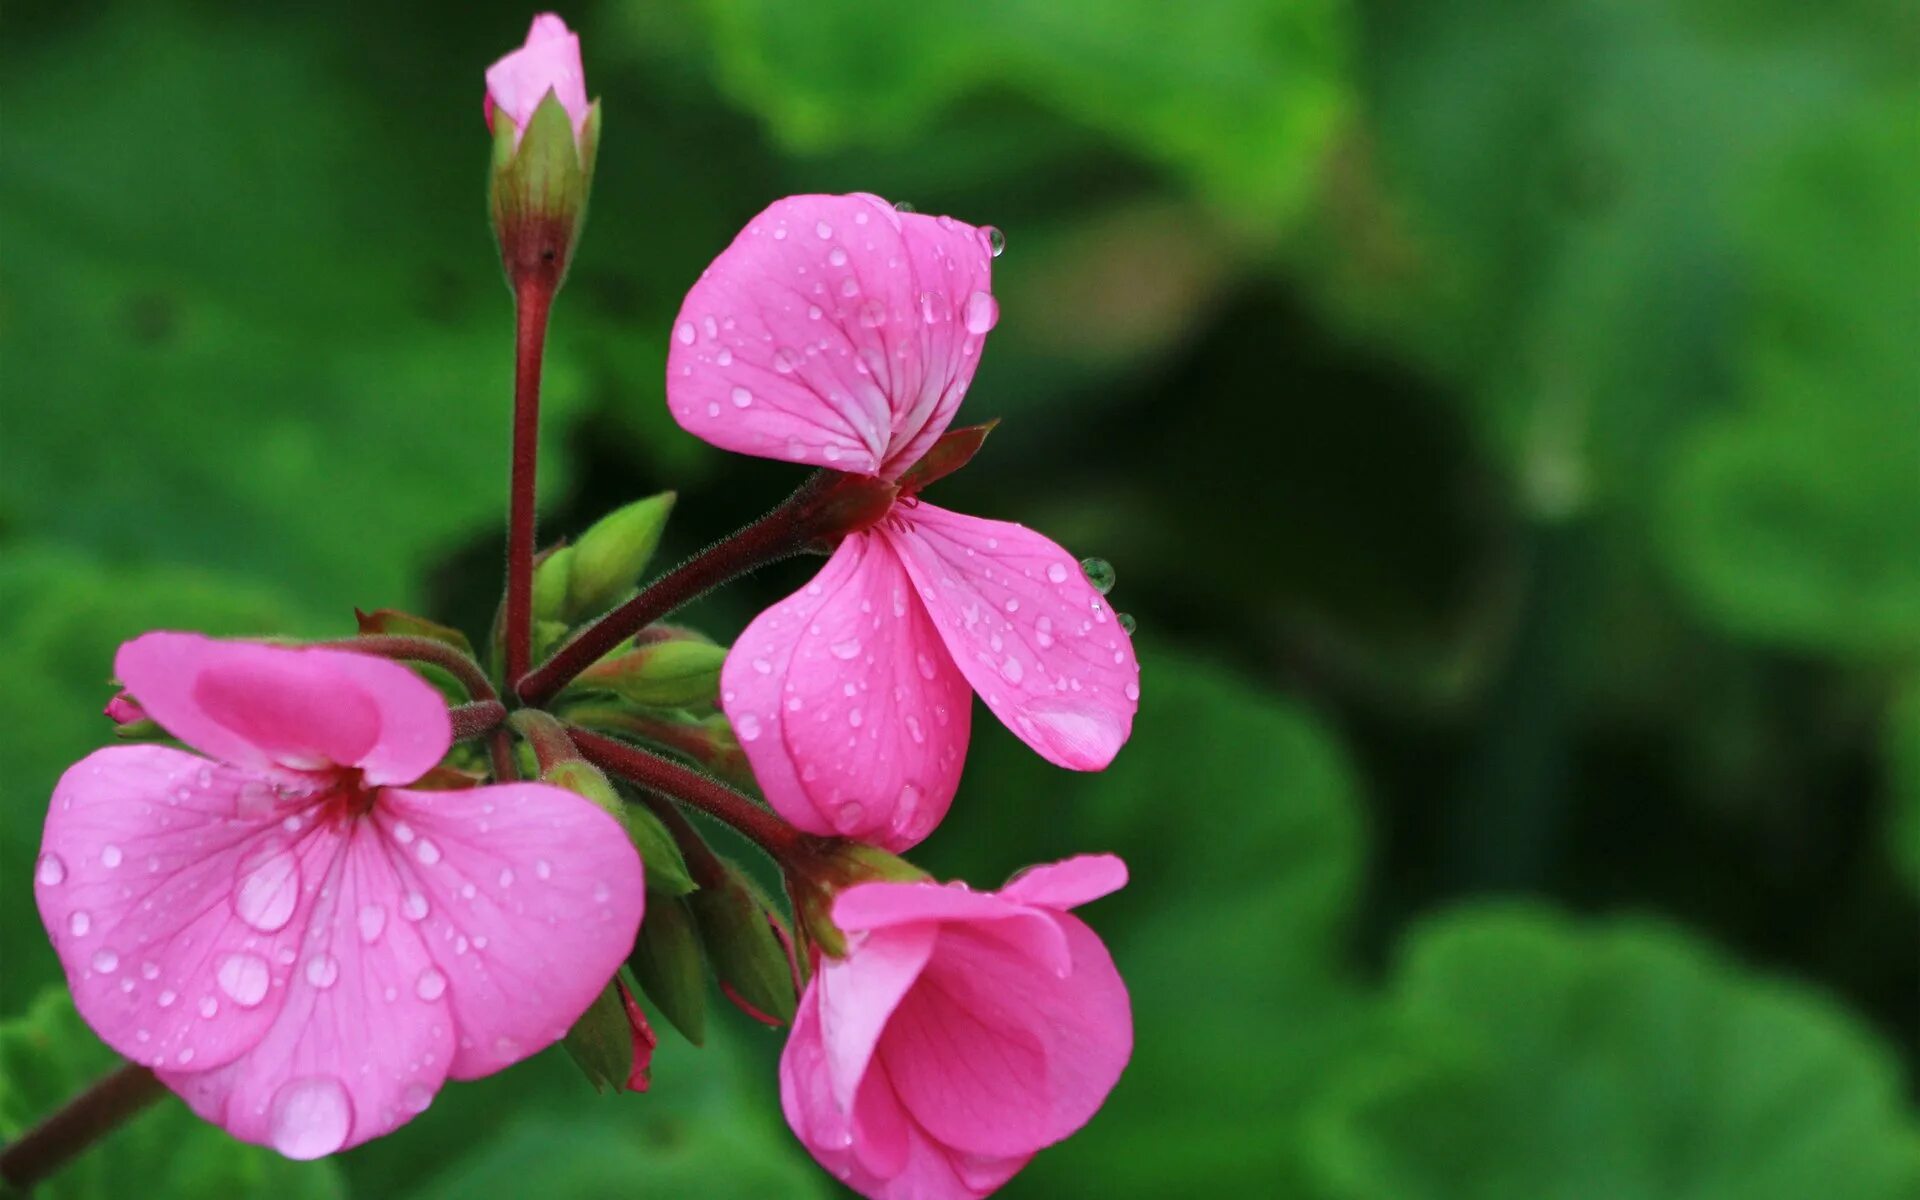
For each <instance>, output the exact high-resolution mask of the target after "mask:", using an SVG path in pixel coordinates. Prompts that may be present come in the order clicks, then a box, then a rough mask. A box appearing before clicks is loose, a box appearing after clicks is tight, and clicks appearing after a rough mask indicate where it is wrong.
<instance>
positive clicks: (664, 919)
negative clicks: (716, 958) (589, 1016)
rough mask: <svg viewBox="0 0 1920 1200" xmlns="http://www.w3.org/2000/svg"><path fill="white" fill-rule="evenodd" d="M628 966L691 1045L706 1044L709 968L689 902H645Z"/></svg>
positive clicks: (665, 899)
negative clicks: (643, 912)
mask: <svg viewBox="0 0 1920 1200" xmlns="http://www.w3.org/2000/svg"><path fill="white" fill-rule="evenodd" d="M627 961H628V963H629V964H630V965H631V966H632V967H633V974H634V978H636V979H638V980H639V981H640V986H641V988H642V989H644V990H645V991H646V993H647V998H648V999H650V1000H652V1001H653V1005H654V1007H655V1008H657V1009H659V1010H660V1013H661V1015H663V1016H665V1017H666V1018H667V1020H668V1021H670V1022H672V1023H673V1027H674V1028H675V1029H678V1030H679V1031H680V1033H681V1034H682V1036H684V1037H685V1038H686V1039H687V1040H688V1041H689V1042H692V1043H693V1044H694V1045H696V1046H699V1045H703V1044H705V1042H706V1038H707V964H706V960H705V959H704V958H703V957H702V956H701V953H700V937H699V934H698V931H697V927H696V926H695V924H694V920H693V914H692V913H690V912H688V911H687V905H686V901H684V900H679V899H675V898H673V897H671V896H663V895H660V894H658V893H653V894H650V895H649V896H648V897H647V915H646V919H645V920H643V921H641V922H640V937H639V940H638V941H636V942H635V943H634V946H633V957H632V958H630V959H628V960H627Z"/></svg>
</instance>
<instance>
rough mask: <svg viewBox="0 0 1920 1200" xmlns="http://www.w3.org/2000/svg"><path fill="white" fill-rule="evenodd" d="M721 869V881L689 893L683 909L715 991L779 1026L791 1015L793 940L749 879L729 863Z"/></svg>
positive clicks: (794, 995) (796, 995)
mask: <svg viewBox="0 0 1920 1200" xmlns="http://www.w3.org/2000/svg"><path fill="white" fill-rule="evenodd" d="M725 869H726V875H725V877H724V878H723V879H722V880H721V881H719V882H717V883H716V882H712V881H710V882H709V884H708V886H706V887H703V888H701V889H700V890H699V891H697V892H695V893H694V894H693V895H691V896H689V897H688V898H687V907H688V908H690V909H692V910H693V916H694V920H695V921H696V922H697V923H698V924H699V927H700V937H701V940H702V941H703V942H705V943H706V947H707V959H708V961H709V962H711V963H712V964H713V973H714V975H715V976H716V977H717V978H718V979H719V980H720V990H721V991H722V992H725V993H726V995H727V998H728V999H729V1000H732V1001H733V1002H734V1004H735V1005H736V1006H737V1007H738V1008H739V1009H740V1010H741V1011H742V1012H744V1013H746V1014H747V1015H748V1016H750V1017H752V1018H753V1019H754V1020H756V1021H760V1022H763V1023H764V1024H767V1025H775V1026H778V1025H784V1024H786V1023H787V1022H789V1021H791V1020H792V1019H793V1006H794V1003H795V1001H796V1000H797V999H798V998H799V992H798V991H797V989H796V987H795V978H796V972H795V964H794V961H793V939H792V938H791V937H790V936H789V935H788V934H787V931H786V925H785V923H784V922H783V921H782V920H781V919H780V915H779V912H778V910H776V909H775V908H774V906H773V904H772V903H771V902H770V901H768V900H767V899H766V897H765V896H763V895H761V893H760V890H759V889H758V888H757V887H755V886H754V885H753V881H752V880H750V879H748V878H747V877H746V876H745V875H743V874H742V873H741V872H740V870H739V869H738V868H737V867H735V866H733V865H732V864H727V865H726V868H725Z"/></svg>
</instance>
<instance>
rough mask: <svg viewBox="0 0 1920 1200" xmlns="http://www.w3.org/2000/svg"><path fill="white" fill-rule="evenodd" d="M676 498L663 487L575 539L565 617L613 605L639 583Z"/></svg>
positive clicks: (576, 618) (582, 615)
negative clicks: (576, 540) (660, 490)
mask: <svg viewBox="0 0 1920 1200" xmlns="http://www.w3.org/2000/svg"><path fill="white" fill-rule="evenodd" d="M675 499H676V497H675V494H674V493H672V492H661V493H660V494H659V495H657V496H648V497H647V498H646V499H644V500H636V501H634V502H633V503H632V504H627V505H623V506H622V507H620V508H616V509H614V510H613V511H612V512H610V513H608V514H607V515H606V516H604V517H602V518H600V519H599V520H598V521H595V522H594V524H593V528H591V529H589V530H587V532H586V533H584V534H582V535H581V537H580V540H579V541H578V542H577V543H575V546H574V555H573V568H572V571H571V574H570V577H569V583H568V589H567V596H566V617H567V619H568V620H570V621H582V620H585V619H586V618H588V617H592V616H597V615H598V614H600V613H603V612H605V611H606V610H608V609H610V608H612V607H613V606H614V605H615V604H617V603H619V602H620V600H621V599H622V598H623V597H624V596H625V595H626V594H627V593H628V592H630V591H632V590H633V588H634V586H635V585H636V584H638V583H639V581H640V576H641V573H642V572H644V571H645V570H646V569H647V564H648V563H649V562H651V561H652V560H653V553H654V551H655V550H657V549H658V548H659V546H660V534H661V533H662V532H663V531H664V530H665V529H666V527H667V517H668V516H669V515H670V514H671V513H672V512H673V502H674V500H675Z"/></svg>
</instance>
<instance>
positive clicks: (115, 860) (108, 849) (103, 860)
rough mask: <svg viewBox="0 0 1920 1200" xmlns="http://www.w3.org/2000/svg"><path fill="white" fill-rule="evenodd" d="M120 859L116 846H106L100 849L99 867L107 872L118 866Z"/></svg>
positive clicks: (118, 849) (118, 848)
mask: <svg viewBox="0 0 1920 1200" xmlns="http://www.w3.org/2000/svg"><path fill="white" fill-rule="evenodd" d="M122 857H123V856H122V855H121V853H120V847H118V846H114V845H106V846H102V847H101V848H100V865H101V866H103V867H105V868H107V869H108V870H109V871H111V870H113V869H114V868H115V867H117V866H119V865H120V862H121V859H122Z"/></svg>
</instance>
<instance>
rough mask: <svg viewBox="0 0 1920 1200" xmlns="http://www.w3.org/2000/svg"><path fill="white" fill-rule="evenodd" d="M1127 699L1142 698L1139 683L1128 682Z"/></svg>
mask: <svg viewBox="0 0 1920 1200" xmlns="http://www.w3.org/2000/svg"><path fill="white" fill-rule="evenodd" d="M1127 699H1129V700H1138V699H1140V685H1139V684H1137V683H1130V684H1128V685H1127Z"/></svg>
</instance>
